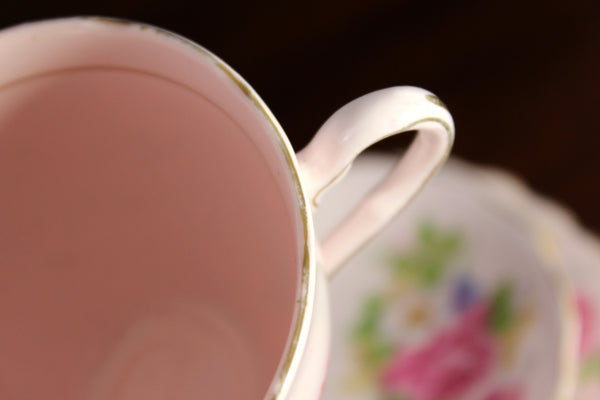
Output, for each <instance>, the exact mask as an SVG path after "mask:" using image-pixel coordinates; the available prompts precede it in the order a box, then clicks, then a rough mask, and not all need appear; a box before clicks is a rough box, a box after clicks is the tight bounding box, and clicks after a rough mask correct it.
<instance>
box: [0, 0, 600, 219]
mask: <svg viewBox="0 0 600 400" xmlns="http://www.w3.org/2000/svg"><path fill="white" fill-rule="evenodd" d="M599 5H600V2H598V1H588V2H586V1H566V0H561V1H554V0H551V1H532V0H523V1H512V0H505V1H441V0H430V1H423V0H412V1H408V0H395V1H393V0H371V1H365V0H363V1H356V0H345V1H321V2H319V1H304V2H297V3H294V2H286V1H285V0H281V1H262V2H259V1H239V2H234V1H229V0H225V1H219V0H216V1H210V2H202V1H200V0H196V1H188V2H187V3H184V2H177V1H160V2H159V1H154V0H144V1H142V0H104V1H92V2H84V1H82V0H79V1H75V0H71V1H66V0H62V1H61V0H57V1H52V2H47V3H42V2H31V1H29V2H27V1H19V2H17V1H15V0H13V1H10V0H0V28H3V27H6V26H9V25H13V24H16V23H20V22H25V21H31V20H37V19H42V18H50V17H60V16H71V15H106V16H115V17H121V18H127V19H133V20H138V21H142V22H147V23H150V24H154V25H158V26H161V27H163V28H166V29H169V30H172V31H175V32H177V33H179V34H182V35H184V36H186V37H188V38H190V39H192V40H194V41H196V42H198V43H200V44H201V45H203V46H204V47H206V48H208V49H209V50H211V51H213V52H214V53H216V54H217V55H218V56H220V57H221V58H222V59H224V60H225V61H226V62H227V63H228V64H230V65H231V66H232V67H233V68H234V69H236V70H237V71H238V72H239V73H240V74H241V75H242V76H244V77H245V78H246V80H248V81H249V82H250V84H251V85H252V86H253V87H254V88H255V89H256V90H257V92H258V93H259V94H260V95H261V97H262V98H263V99H264V100H265V102H266V103H267V104H268V105H269V107H270V108H271V110H272V111H273V113H274V114H275V115H276V116H277V118H278V120H279V122H280V123H281V124H282V125H283V127H284V129H285V130H286V132H287V134H288V136H289V137H290V140H291V141H292V144H293V145H294V147H295V148H296V149H300V148H301V147H303V146H304V145H305V144H306V143H307V142H308V140H309V138H310V137H311V136H312V135H313V134H314V132H315V131H316V130H317V129H318V128H319V126H320V124H321V123H322V122H324V120H325V119H326V118H327V117H328V116H329V115H330V114H331V113H333V112H334V111H335V110H336V109H337V108H338V107H340V106H342V105H343V104H345V103H346V102H348V101H350V100H352V99H353V98H355V97H358V96H360V95H362V94H365V93H367V92H370V91H373V90H376V89H380V88H383V87H387V86H394V85H415V86H421V87H424V88H426V89H428V90H431V91H432V92H434V93H436V94H437V95H439V96H440V97H441V98H442V100H444V102H445V103H446V104H447V105H448V107H449V109H450V111H451V112H452V114H453V116H454V119H455V123H456V128H457V140H456V143H455V148H454V154H455V155H458V156H460V157H462V158H464V159H467V160H471V161H474V162H478V163H483V164H487V165H494V166H499V167H502V168H504V169H507V170H509V171H511V172H513V173H516V174H518V175H520V176H521V177H522V178H523V179H524V180H525V181H526V182H528V183H529V184H530V185H531V186H532V187H533V188H534V189H536V190H537V191H539V192H541V193H543V194H545V195H548V196H551V197H554V198H556V199H557V200H559V201H560V202H561V203H564V204H566V205H568V206H569V207H570V208H571V209H572V210H574V211H575V212H576V214H577V215H579V217H580V219H581V220H582V222H583V223H584V225H586V226H588V227H589V228H592V229H594V230H596V231H600V204H599V203H600V188H599V183H600V128H599V126H598V121H597V120H598V114H599V113H600V110H599V109H598V106H599V105H600V85H599V79H598V72H599V67H600V62H599V61H600V57H599V56H600V34H599V32H600V6H599ZM4 62H6V60H2V59H0V67H1V64H2V63H4ZM404 145H406V140H404V139H388V140H387V141H385V142H384V143H383V144H382V145H381V146H378V148H379V149H380V150H381V149H383V150H385V151H395V150H396V149H398V148H400V147H401V146H404Z"/></svg>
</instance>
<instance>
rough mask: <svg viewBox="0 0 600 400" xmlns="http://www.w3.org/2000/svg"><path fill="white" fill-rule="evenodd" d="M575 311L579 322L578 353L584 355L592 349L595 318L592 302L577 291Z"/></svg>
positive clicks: (593, 345)
mask: <svg viewBox="0 0 600 400" xmlns="http://www.w3.org/2000/svg"><path fill="white" fill-rule="evenodd" d="M577 311H578V314H579V322H580V324H581V333H580V339H579V354H580V355H581V356H583V357H585V356H587V355H589V354H590V353H592V352H593V351H594V347H595V343H594V339H595V338H594V336H595V334H596V318H595V315H594V306H593V305H592V302H591V301H590V299H589V298H588V297H587V296H586V295H584V294H583V293H577Z"/></svg>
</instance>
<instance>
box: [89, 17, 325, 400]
mask: <svg viewBox="0 0 600 400" xmlns="http://www.w3.org/2000/svg"><path fill="white" fill-rule="evenodd" d="M94 19H95V20H96V21H98V22H109V23H110V22H113V23H119V24H128V25H129V26H134V27H139V28H140V29H142V30H146V29H148V28H149V27H150V26H149V25H146V24H138V23H135V22H129V21H126V20H119V19H116V20H112V19H111V18H103V17H94ZM152 29H153V31H154V32H155V33H157V34H159V35H164V36H166V37H167V38H170V39H173V40H175V41H177V42H179V43H182V44H184V45H186V46H188V47H189V48H190V49H192V50H194V51H196V52H198V53H199V54H201V55H203V56H205V57H207V58H209V59H210V60H211V61H212V62H213V63H214V65H215V66H216V67H218V68H219V69H220V70H221V71H222V72H224V73H225V75H226V76H227V77H228V78H229V79H230V80H231V82H232V83H234V84H235V85H236V86H237V87H238V88H239V89H240V91H241V92H242V94H243V95H244V96H245V97H246V98H247V99H249V100H250V101H251V102H252V103H253V104H254V106H255V108H256V109H257V110H258V111H259V112H260V113H261V114H262V115H263V116H264V117H266V120H267V121H268V122H269V123H270V125H271V127H272V128H273V130H274V131H275V133H276V134H277V137H278V139H279V140H278V142H277V144H278V145H279V148H280V150H281V151H282V152H283V154H284V156H285V161H286V163H287V165H288V168H289V170H290V172H292V178H293V181H294V185H295V189H296V199H297V201H298V202H299V208H300V216H301V219H302V228H303V234H304V251H303V261H302V267H301V271H300V272H301V273H300V275H301V276H300V285H299V292H300V293H299V298H298V299H297V300H296V304H298V312H297V314H296V318H295V320H294V322H293V324H294V325H293V328H292V331H291V332H292V333H291V336H290V342H289V343H288V347H287V350H286V352H285V354H284V356H283V358H282V361H283V362H282V364H281V365H280V367H279V369H280V371H279V373H278V376H277V379H279V382H278V385H277V386H275V387H273V386H271V390H272V391H273V392H272V394H271V393H267V394H266V397H265V399H267V398H270V399H271V400H277V399H280V398H282V395H283V394H285V393H286V392H287V390H288V389H289V387H290V385H291V383H290V382H289V376H290V372H291V370H292V365H293V364H294V361H299V359H300V353H299V352H298V349H299V346H300V344H301V340H300V339H301V338H302V334H303V333H304V332H305V331H307V324H306V323H305V319H306V317H307V310H308V305H309V302H308V298H309V294H310V293H312V290H311V286H312V285H311V279H310V277H311V269H312V268H311V267H312V266H313V264H312V263H311V257H310V239H311V236H310V235H311V230H310V228H309V222H308V221H309V218H308V207H307V203H306V198H305V195H304V191H303V189H302V186H301V183H300V182H301V180H300V172H299V170H298V167H297V165H296V163H295V161H294V158H293V156H292V154H291V153H292V147H291V145H290V144H289V142H288V139H287V136H286V135H285V132H284V131H283V129H282V127H281V126H280V125H279V122H277V120H276V119H275V116H274V115H273V113H272V112H271V110H269V108H268V107H267V106H266V104H265V103H264V102H263V101H262V99H261V98H260V97H259V96H258V94H257V93H256V92H255V91H254V90H253V89H252V87H251V86H250V85H249V84H248V83H247V82H246V81H245V80H244V79H243V78H242V77H241V76H240V75H239V74H238V73H237V72H235V71H234V70H233V68H231V67H230V66H229V65H227V64H226V63H225V62H224V61H222V60H221V59H220V58H218V57H217V56H216V55H214V54H213V53H211V52H210V51H208V50H206V49H205V48H204V47H202V46H200V45H199V44H197V43H195V42H193V41H191V40H189V39H186V38H184V37H182V36H180V35H177V34H175V33H173V32H170V31H167V30H164V29H161V28H157V27H152ZM312 275H313V276H314V271H313V274H312ZM274 379H275V378H273V380H274ZM273 380H272V382H271V384H273ZM269 396H270V397H269Z"/></svg>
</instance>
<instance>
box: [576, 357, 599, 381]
mask: <svg viewBox="0 0 600 400" xmlns="http://www.w3.org/2000/svg"><path fill="white" fill-rule="evenodd" d="M579 375H580V376H581V379H583V380H589V379H592V378H596V379H600V352H598V353H596V354H594V355H592V356H591V357H590V358H588V359H587V360H585V361H584V362H583V365H582V366H581V368H580V369H579Z"/></svg>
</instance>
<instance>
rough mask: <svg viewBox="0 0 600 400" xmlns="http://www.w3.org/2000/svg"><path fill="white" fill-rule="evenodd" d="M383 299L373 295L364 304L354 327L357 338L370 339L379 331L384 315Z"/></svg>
mask: <svg viewBox="0 0 600 400" xmlns="http://www.w3.org/2000/svg"><path fill="white" fill-rule="evenodd" d="M383 308H384V305H383V299H382V298H381V297H379V296H371V297H370V298H369V299H367V301H366V302H365V304H364V305H363V308H362V311H361V313H360V317H359V319H358V321H357V323H356V325H355V327H354V337H355V338H356V339H368V338H369V337H371V336H373V335H374V334H376V332H377V328H378V325H379V321H380V320H381V318H382V316H383V311H384V310H383Z"/></svg>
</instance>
